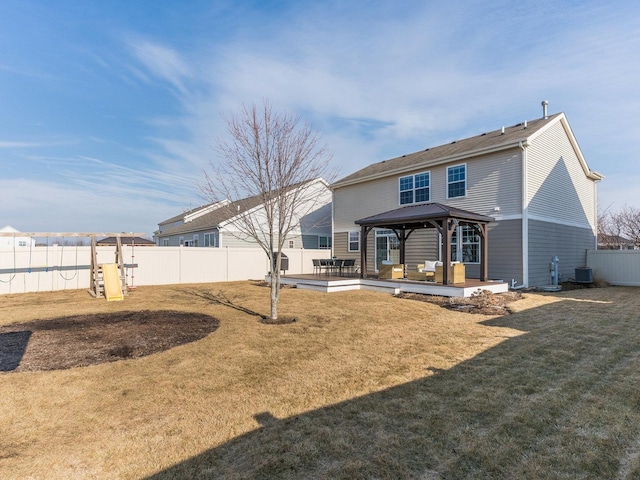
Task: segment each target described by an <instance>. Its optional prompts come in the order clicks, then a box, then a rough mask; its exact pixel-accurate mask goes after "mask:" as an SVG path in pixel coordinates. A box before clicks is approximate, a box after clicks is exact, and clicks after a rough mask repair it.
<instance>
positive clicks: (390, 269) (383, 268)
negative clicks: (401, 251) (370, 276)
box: [378, 262, 404, 279]
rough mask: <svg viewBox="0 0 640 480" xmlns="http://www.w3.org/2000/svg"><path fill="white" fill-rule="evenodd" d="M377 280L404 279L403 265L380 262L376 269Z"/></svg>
mask: <svg viewBox="0 0 640 480" xmlns="http://www.w3.org/2000/svg"><path fill="white" fill-rule="evenodd" d="M378 278H380V279H398V278H404V264H403V263H392V264H388V263H385V262H382V263H381V265H380V268H379V269H378Z"/></svg>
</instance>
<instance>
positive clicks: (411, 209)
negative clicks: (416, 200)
mask: <svg viewBox="0 0 640 480" xmlns="http://www.w3.org/2000/svg"><path fill="white" fill-rule="evenodd" d="M449 218H451V219H455V220H457V221H458V222H460V223H471V224H473V223H490V222H493V221H494V219H493V218H492V217H488V216H486V215H480V214H479V213H474V212H470V211H468V210H462V209H461V208H456V207H452V206H449V205H443V204H441V203H425V204H422V205H411V206H407V207H401V208H396V209H395V210H390V211H388V212H383V213H378V214H377V215H373V216H371V217H366V218H362V219H360V220H356V221H355V223H356V224H357V225H360V226H365V227H381V228H390V229H402V230H404V229H409V228H429V227H431V226H432V225H431V224H430V223H427V222H430V221H438V220H446V219H449Z"/></svg>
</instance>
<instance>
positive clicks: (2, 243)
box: [0, 225, 36, 249]
mask: <svg viewBox="0 0 640 480" xmlns="http://www.w3.org/2000/svg"><path fill="white" fill-rule="evenodd" d="M0 233H5V234H12V235H10V236H4V235H2V236H0V249H7V248H10V249H14V248H31V247H35V246H36V240H35V238H31V237H25V236H21V235H20V232H19V231H18V230H16V229H15V228H13V227H11V226H9V225H7V226H6V227H3V228H0Z"/></svg>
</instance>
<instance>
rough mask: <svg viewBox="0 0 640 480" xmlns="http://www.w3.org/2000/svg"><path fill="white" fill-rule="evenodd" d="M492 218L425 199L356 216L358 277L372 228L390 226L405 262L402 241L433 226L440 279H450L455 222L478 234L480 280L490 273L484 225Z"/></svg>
mask: <svg viewBox="0 0 640 480" xmlns="http://www.w3.org/2000/svg"><path fill="white" fill-rule="evenodd" d="M492 221H493V218H491V217H487V216H485V215H480V214H478V213H474V212H470V211H468V210H462V209H460V208H456V207H451V206H449V205H443V204H440V203H425V204H423V205H412V206H407V207H401V208H397V209H395V210H391V211H388V212H384V213H379V214H377V215H373V216H371V217H367V218H363V219H360V220H356V222H355V223H356V224H357V225H360V229H361V235H360V236H361V242H362V248H361V250H360V266H361V267H360V278H366V277H367V236H368V235H369V232H371V230H373V229H374V228H384V229H388V230H393V232H394V233H395V234H396V237H398V240H399V242H400V263H402V264H404V263H405V244H406V241H407V239H408V238H409V236H410V235H411V234H412V233H413V232H415V231H416V230H419V229H423V228H435V229H436V230H437V231H438V233H439V234H440V238H441V243H440V252H441V258H442V262H443V269H442V283H443V284H445V285H448V284H450V283H451V281H450V279H451V278H452V275H451V262H450V261H449V258H450V256H451V235H452V233H453V231H454V229H455V228H456V227H458V226H469V227H471V228H473V229H474V230H475V231H476V232H477V233H478V236H479V237H480V281H483V282H486V281H487V279H488V276H489V265H488V263H487V256H488V252H489V249H488V244H487V225H488V224H489V223H491V222H492Z"/></svg>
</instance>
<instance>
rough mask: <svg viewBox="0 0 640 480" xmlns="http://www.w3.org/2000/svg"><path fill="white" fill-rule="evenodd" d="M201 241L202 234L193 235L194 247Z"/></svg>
mask: <svg viewBox="0 0 640 480" xmlns="http://www.w3.org/2000/svg"><path fill="white" fill-rule="evenodd" d="M199 243H200V235H198V234H196V235H194V236H193V241H192V242H191V246H192V247H197V246H198V244H199Z"/></svg>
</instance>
